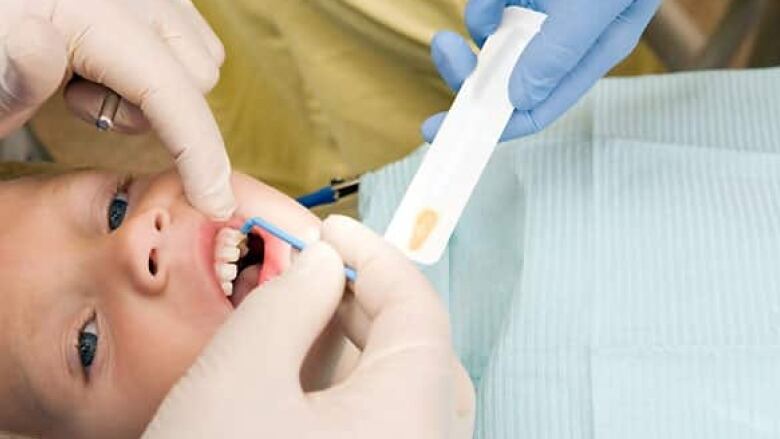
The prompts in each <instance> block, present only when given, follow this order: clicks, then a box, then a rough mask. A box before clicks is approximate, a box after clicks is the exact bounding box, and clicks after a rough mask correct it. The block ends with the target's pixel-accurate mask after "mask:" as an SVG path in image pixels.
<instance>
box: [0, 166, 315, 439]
mask: <svg viewBox="0 0 780 439" xmlns="http://www.w3.org/2000/svg"><path fill="white" fill-rule="evenodd" d="M233 183H234V189H235V192H236V196H237V199H238V201H239V205H240V207H239V211H238V213H237V218H236V219H234V220H233V221H232V222H231V225H233V226H238V225H240V221H241V218H244V217H249V216H262V217H264V218H266V219H268V220H270V221H271V222H275V223H277V224H280V225H282V226H283V227H284V228H285V229H287V230H289V231H290V232H292V233H293V234H296V235H300V236H311V235H312V233H316V230H317V228H318V227H319V224H318V221H317V220H316V219H315V218H314V217H313V216H312V215H311V214H309V213H308V212H307V211H306V210H304V209H302V208H301V207H300V206H298V205H297V204H296V203H295V202H294V201H293V200H291V199H290V198H289V197H287V196H285V195H282V194H280V193H278V192H276V191H274V190H272V189H270V188H268V187H267V186H265V185H262V184H260V183H258V182H256V181H254V180H252V179H250V178H247V177H245V176H241V175H235V176H234V177H233ZM118 185H119V186H120V187H121V185H122V178H121V177H119V176H117V175H114V174H109V173H101V172H82V173H74V174H68V175H62V176H58V177H53V178H48V179H42V180H37V179H21V180H17V181H12V182H7V183H2V184H0V206H2V208H1V209H0V395H2V397H1V398H0V429H2V428H3V427H8V428H14V429H18V430H22V431H26V432H28V433H36V434H43V435H46V436H51V435H55V434H56V436H57V437H65V436H79V437H89V436H100V437H125V436H137V435H138V434H139V433H140V431H141V429H143V427H144V426H145V424H146V422H147V421H148V420H149V419H150V418H151V416H152V414H153V413H154V411H155V409H156V407H157V405H158V404H159V402H160V401H161V400H162V398H163V397H164V396H165V394H166V392H167V391H168V390H169V389H170V387H171V386H172V385H173V383H174V382H175V381H176V380H177V379H178V378H179V377H180V376H181V375H182V374H183V373H184V372H185V371H186V370H187V369H188V368H189V366H190V365H191V364H192V362H193V361H194V359H195V357H196V356H197V355H198V353H199V352H200V351H201V349H202V348H203V346H204V345H205V343H206V342H208V341H209V340H210V338H211V336H212V334H213V333H214V332H215V330H216V329H217V328H218V327H219V326H220V324H222V322H223V321H225V319H226V318H227V317H228V315H229V314H230V313H231V311H232V309H233V307H232V305H231V303H230V302H229V301H228V300H226V298H225V295H224V293H223V292H222V289H221V288H220V285H219V282H218V281H217V275H216V274H215V269H214V263H215V260H214V258H215V256H214V252H215V248H214V247H215V244H214V239H215V234H216V232H217V230H218V229H219V228H220V227H221V226H223V225H224V224H216V223H213V222H211V221H209V220H207V219H206V218H205V217H204V216H203V215H201V214H200V213H199V212H197V211H195V210H194V209H193V208H192V207H191V206H190V205H189V204H188V203H187V201H186V199H185V198H184V195H183V192H182V187H181V184H180V181H179V178H178V177H177V175H176V174H175V173H174V172H167V173H164V174H160V175H155V176H151V177H148V178H141V179H137V180H135V181H134V182H132V184H130V185H129V186H128V187H127V188H126V190H125V189H120V190H119V192H120V195H119V197H117V196H116V192H117V186H118ZM125 197H126V200H127V210H126V213H123V209H122V206H123V205H122V201H121V200H123V199H125ZM109 214H110V215H109ZM109 216H111V219H109ZM111 229H115V230H111ZM266 241H267V244H266V255H265V258H266V261H267V262H268V263H273V264H274V265H275V266H278V267H279V268H281V269H283V268H285V267H286V265H287V264H288V263H289V257H290V253H289V249H288V248H287V247H286V246H282V245H280V244H279V242H278V241H274V242H275V243H274V244H273V245H271V244H268V242H270V241H272V240H271V239H266ZM90 362H91V364H89V363H90ZM3 400H4V401H3Z"/></svg>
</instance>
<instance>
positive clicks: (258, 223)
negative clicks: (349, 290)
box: [241, 217, 357, 283]
mask: <svg viewBox="0 0 780 439" xmlns="http://www.w3.org/2000/svg"><path fill="white" fill-rule="evenodd" d="M255 227H259V228H261V229H263V230H265V231H266V232H268V233H270V234H271V235H273V236H275V237H277V238H279V239H281V240H282V241H284V242H286V243H287V244H290V247H292V248H294V249H295V250H297V251H299V252H301V251H303V250H304V249H305V248H306V243H305V242H303V241H302V240H300V239H298V238H296V237H295V236H293V235H291V234H289V233H287V232H285V231H284V230H282V229H280V228H279V227H277V226H275V225H273V224H271V223H269V222H268V221H266V220H264V219H262V218H259V217H254V218H250V219H248V220H247V221H246V222H245V223H244V225H243V226H241V233H243V234H244V235H249V234H250V233H251V232H252V229H253V228H255ZM344 275H345V276H346V277H347V279H349V280H350V281H351V282H353V283H354V282H355V280H356V279H357V272H356V271H355V269H354V268H352V267H350V266H346V265H345V266H344Z"/></svg>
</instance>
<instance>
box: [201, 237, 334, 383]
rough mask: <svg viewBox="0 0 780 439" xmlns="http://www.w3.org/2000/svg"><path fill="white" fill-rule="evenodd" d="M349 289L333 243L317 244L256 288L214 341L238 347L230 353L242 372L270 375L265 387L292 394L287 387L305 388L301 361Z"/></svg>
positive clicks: (241, 373)
mask: <svg viewBox="0 0 780 439" xmlns="http://www.w3.org/2000/svg"><path fill="white" fill-rule="evenodd" d="M343 292H344V264H343V262H342V260H341V258H340V257H339V256H338V254H337V253H336V252H335V250H333V248H332V247H330V246H329V245H327V244H324V243H315V244H312V245H311V246H309V247H308V248H307V249H306V250H305V251H304V252H303V253H301V255H300V256H299V257H298V258H297V260H296V261H295V263H294V264H293V266H292V267H290V269H289V270H288V271H287V272H286V273H284V274H283V275H282V276H280V277H278V278H276V279H274V280H272V281H269V282H267V283H266V284H264V285H263V286H261V287H259V288H257V289H256V290H254V291H253V292H252V293H251V294H250V295H249V297H247V298H246V299H245V300H244V301H243V302H242V303H241V305H240V306H239V307H238V309H237V310H236V312H235V313H234V315H233V316H232V317H231V319H230V320H229V321H228V322H227V323H226V325H225V327H223V328H222V329H221V330H220V332H219V333H218V334H217V336H216V337H215V338H214V342H212V344H213V345H216V346H220V345H221V346H222V347H223V348H224V347H225V346H231V345H232V346H234V348H233V349H231V351H232V352H231V353H229V354H225V355H228V356H231V358H229V361H230V363H231V364H232V365H235V367H238V368H241V369H242V371H238V372H237V373H236V375H237V376H247V375H245V373H247V374H252V375H255V376H260V377H268V379H269V381H271V382H272V384H269V383H265V384H264V385H265V387H264V389H263V392H269V391H272V389H269V386H272V387H273V386H284V387H285V388H283V389H278V390H280V391H283V392H285V394H290V393H292V392H293V391H294V390H290V388H289V387H287V386H292V388H293V389H300V384H299V378H298V377H299V373H300V368H301V365H302V364H303V361H304V359H305V357H306V354H307V353H308V352H309V350H310V348H311V346H312V344H313V343H314V341H315V340H316V339H317V337H318V336H319V335H320V333H321V332H322V331H323V329H324V328H325V326H326V325H327V323H328V322H329V321H330V320H331V318H332V317H333V315H334V314H335V312H336V308H337V306H338V304H339V301H340V299H341V297H342V295H343ZM207 355H208V354H207ZM217 355H220V354H217ZM299 391H300V390H299Z"/></svg>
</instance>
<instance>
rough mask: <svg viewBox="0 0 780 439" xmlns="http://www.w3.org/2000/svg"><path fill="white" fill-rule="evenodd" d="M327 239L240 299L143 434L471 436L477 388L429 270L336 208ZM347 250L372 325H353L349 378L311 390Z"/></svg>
mask: <svg viewBox="0 0 780 439" xmlns="http://www.w3.org/2000/svg"><path fill="white" fill-rule="evenodd" d="M322 239H323V241H324V242H320V243H316V244H313V245H311V246H310V247H309V248H308V249H307V250H306V251H304V252H303V253H302V254H301V256H300V257H299V259H298V260H297V261H296V262H295V264H294V265H293V266H292V267H291V268H290V270H289V271H288V272H287V273H286V274H285V275H283V276H282V277H280V278H278V279H276V280H274V281H271V282H269V283H267V284H266V285H264V286H263V287H261V288H259V289H258V290H257V291H255V292H254V293H253V294H252V295H251V296H250V297H248V298H247V299H246V300H245V301H244V302H243V303H242V304H241V306H240V307H239V309H238V310H236V312H235V314H234V315H233V316H232V317H231V318H230V320H229V321H228V322H227V323H226V324H225V325H224V327H223V328H221V329H220V331H219V332H218V333H217V335H216V336H215V337H214V339H213V340H212V341H211V343H210V344H209V345H208V347H207V348H206V349H205V350H204V352H203V354H202V355H201V357H200V358H199V359H198V361H197V362H196V363H195V365H194V366H193V367H192V368H191V369H190V371H189V372H188V373H187V375H186V376H185V377H184V378H183V379H182V380H181V381H180V382H179V383H178V384H177V385H176V386H175V387H174V389H173V390H172V391H171V393H170V394H169V395H168V396H167V398H166V399H165V401H164V402H163V404H162V406H161V407H160V409H159V410H158V412H157V415H156V417H155V419H154V420H153V421H152V422H151V424H150V425H149V426H148V428H147V431H146V433H145V434H144V437H145V438H174V437H187V438H198V437H202V438H215V437H247V438H249V437H252V438H263V437H269V438H271V437H272V438H306V437H317V438H345V437H355V438H393V439H397V438H425V439H429V438H444V437H448V438H450V437H464V438H465V437H471V434H472V429H473V413H474V395H473V389H472V386H471V382H470V381H469V379H468V377H467V376H466V374H465V372H464V370H463V368H462V367H461V365H460V363H459V362H458V361H457V359H456V357H455V355H454V353H453V349H452V345H451V341H450V331H449V319H448V315H447V313H446V311H445V309H444V307H443V306H442V304H441V302H440V300H439V297H438V296H437V294H436V292H435V291H434V290H433V289H432V288H431V286H430V284H429V283H428V282H427V280H426V279H425V278H424V277H423V276H422V274H421V273H420V272H419V271H418V270H417V269H416V268H415V267H413V266H412V265H411V263H409V262H408V261H407V260H406V259H405V258H404V257H403V256H402V255H401V254H400V253H398V252H397V251H396V250H395V249H394V248H392V247H391V246H390V245H389V244H386V243H385V242H384V241H383V240H382V239H381V238H380V237H378V236H377V235H375V234H373V233H372V232H370V231H369V230H368V229H366V228H365V227H363V226H362V225H360V224H358V223H356V222H354V221H352V220H349V219H346V218H344V217H331V218H329V219H328V220H326V221H325V223H324V226H323V231H322ZM334 249H335V250H334ZM339 253H340V254H341V255H343V257H344V261H346V263H348V264H349V265H351V266H353V267H355V268H356V269H357V272H358V277H357V282H356V284H355V285H354V291H355V293H354V294H355V302H356V303H357V304H359V305H360V307H361V308H362V310H363V312H365V316H366V317H367V325H365V328H364V329H365V333H362V334H360V333H359V334H353V335H355V336H356V337H355V338H357V339H358V340H362V341H363V342H361V341H359V343H360V344H361V345H362V346H361V348H362V349H363V351H362V354H361V356H360V359H359V361H358V363H357V365H356V367H355V368H354V369H353V371H352V373H351V375H349V376H348V377H347V378H346V379H344V380H343V381H342V382H340V383H339V384H336V385H335V386H333V387H331V388H328V389H326V390H323V391H318V392H313V393H304V391H303V390H302V389H301V382H300V378H299V375H300V371H301V366H302V364H303V361H304V358H305V357H306V355H307V352H308V351H309V349H310V347H311V346H312V344H313V342H314V341H315V339H316V338H317V336H318V335H319V334H320V333H321V331H322V330H323V328H324V327H325V326H326V325H327V324H328V322H329V321H330V320H331V318H332V316H333V315H334V312H335V311H336V308H337V306H338V304H339V302H340V300H341V298H342V295H343V291H344V271H343V263H344V262H342V259H341V258H340V257H339ZM350 326H352V329H353V330H357V331H358V332H361V331H362V330H361V329H360V326H361V325H353V324H350Z"/></svg>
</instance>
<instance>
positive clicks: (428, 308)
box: [322, 216, 451, 355]
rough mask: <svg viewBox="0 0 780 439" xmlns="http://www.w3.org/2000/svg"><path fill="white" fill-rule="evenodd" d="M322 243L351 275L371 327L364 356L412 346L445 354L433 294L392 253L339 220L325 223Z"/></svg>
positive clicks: (446, 339)
mask: <svg viewBox="0 0 780 439" xmlns="http://www.w3.org/2000/svg"><path fill="white" fill-rule="evenodd" d="M322 239H323V240H324V241H326V242H327V243H329V244H330V245H331V246H333V247H334V248H335V249H336V251H337V252H338V253H339V254H340V255H341V257H342V258H343V259H344V261H345V262H346V263H347V265H350V266H352V267H354V268H355V269H356V270H357V273H358V275H357V280H356V282H355V284H354V288H353V289H354V293H355V298H356V300H357V301H358V303H360V305H361V308H362V309H363V310H365V312H366V314H367V316H368V319H369V320H370V321H371V322H370V329H369V334H368V336H367V344H366V348H365V351H364V352H365V354H368V355H371V354H377V353H379V352H387V351H401V350H403V349H405V348H408V347H412V346H427V347H434V348H436V349H437V350H439V351H441V349H446V350H450V349H451V340H450V326H449V317H448V315H447V312H446V310H445V309H444V306H443V304H442V302H441V300H440V298H439V296H438V294H437V293H436V291H435V290H434V289H433V287H432V286H431V284H430V283H429V282H428V280H427V279H426V278H425V277H424V276H423V274H422V273H421V272H420V271H419V270H418V269H417V268H416V267H415V266H414V265H412V263H411V262H410V261H409V260H408V259H407V258H406V257H404V256H403V255H402V254H401V253H400V252H399V251H398V250H397V249H396V248H395V247H393V246H392V245H390V244H389V243H387V242H386V241H385V240H384V239H382V238H381V237H380V236H378V235H376V234H375V233H373V232H372V231H371V230H369V229H368V228H366V227H365V226H363V225H362V224H360V223H358V222H356V221H354V220H352V219H349V218H346V217H341V216H331V217H329V218H328V219H326V220H325V222H324V223H323V228H322Z"/></svg>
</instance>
